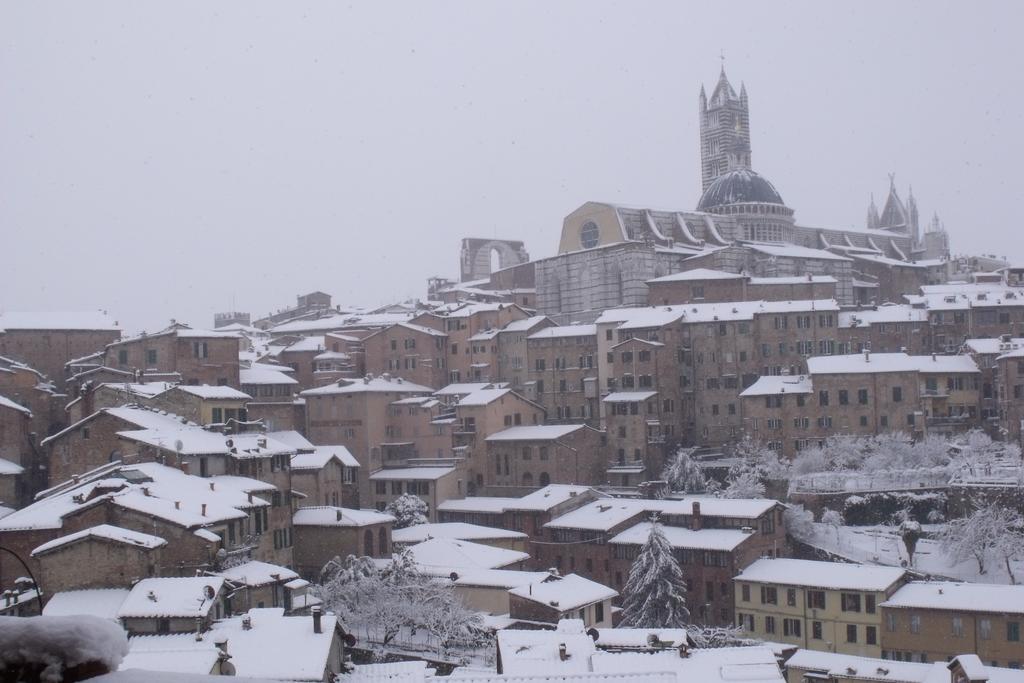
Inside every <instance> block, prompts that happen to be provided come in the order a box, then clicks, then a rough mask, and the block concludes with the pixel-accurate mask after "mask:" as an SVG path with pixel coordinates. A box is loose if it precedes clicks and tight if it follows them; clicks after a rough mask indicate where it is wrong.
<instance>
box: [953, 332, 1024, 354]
mask: <svg viewBox="0 0 1024 683" xmlns="http://www.w3.org/2000/svg"><path fill="white" fill-rule="evenodd" d="M964 346H965V347H967V349H969V350H970V351H973V352H974V353H978V354H982V355H992V356H994V355H996V354H1001V353H1006V352H1007V351H1013V350H1016V349H1019V348H1024V337H1012V338H1011V339H1010V341H1009V342H1004V341H1003V340H1002V339H999V338H998V337H993V338H981V339H968V340H966V341H964Z"/></svg>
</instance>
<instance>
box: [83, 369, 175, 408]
mask: <svg viewBox="0 0 1024 683" xmlns="http://www.w3.org/2000/svg"><path fill="white" fill-rule="evenodd" d="M108 369H109V368H108ZM175 386H177V385H176V384H174V382H104V383H103V384H101V385H99V386H98V387H96V388H97V389H99V388H105V389H109V390H113V391H123V392H124V393H125V394H129V395H133V396H142V397H144V398H153V397H155V396H159V395H160V394H162V393H164V392H165V391H167V390H169V389H171V388H172V387H175ZM126 402H127V401H126Z"/></svg>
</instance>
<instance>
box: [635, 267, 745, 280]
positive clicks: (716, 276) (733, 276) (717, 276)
mask: <svg viewBox="0 0 1024 683" xmlns="http://www.w3.org/2000/svg"><path fill="white" fill-rule="evenodd" d="M745 277H746V276H745V275H740V274H738V273H728V272H726V271H724V270H712V269H711V268H694V269H693V270H684V271H683V272H681V273H671V274H670V275H662V276H661V277H656V278H654V279H652V280H648V281H647V282H686V281H688V280H742V279H744V278H745Z"/></svg>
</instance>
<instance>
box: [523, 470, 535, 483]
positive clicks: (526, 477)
mask: <svg viewBox="0 0 1024 683" xmlns="http://www.w3.org/2000/svg"><path fill="white" fill-rule="evenodd" d="M523 486H533V473H532V472H524V473H523Z"/></svg>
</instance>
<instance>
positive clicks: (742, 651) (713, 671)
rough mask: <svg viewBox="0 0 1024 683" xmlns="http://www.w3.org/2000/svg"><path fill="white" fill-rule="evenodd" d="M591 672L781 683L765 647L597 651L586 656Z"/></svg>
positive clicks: (716, 681) (732, 682) (706, 681)
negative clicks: (685, 652)
mask: <svg viewBox="0 0 1024 683" xmlns="http://www.w3.org/2000/svg"><path fill="white" fill-rule="evenodd" d="M590 661H591V667H592V668H593V670H594V671H595V672H599V673H603V674H606V675H611V674H618V675H621V676H625V677H627V680H629V681H632V680H633V677H634V676H639V675H642V674H645V673H655V672H661V671H668V672H671V673H672V675H673V676H674V678H675V680H676V681H680V682H682V681H686V682H689V681H695V682H696V681H700V683H727V682H729V683H735V682H736V681H745V682H746V683H785V680H786V679H785V678H784V677H783V676H782V672H781V671H779V665H778V663H777V660H776V658H775V654H774V653H773V652H772V651H771V650H770V649H769V648H767V647H723V648H709V649H694V650H690V651H689V656H687V657H680V656H679V653H678V652H676V651H675V650H664V651H659V652H651V653H646V652H643V653H642V652H598V653H597V654H595V655H594V656H593V657H591V659H590Z"/></svg>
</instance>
